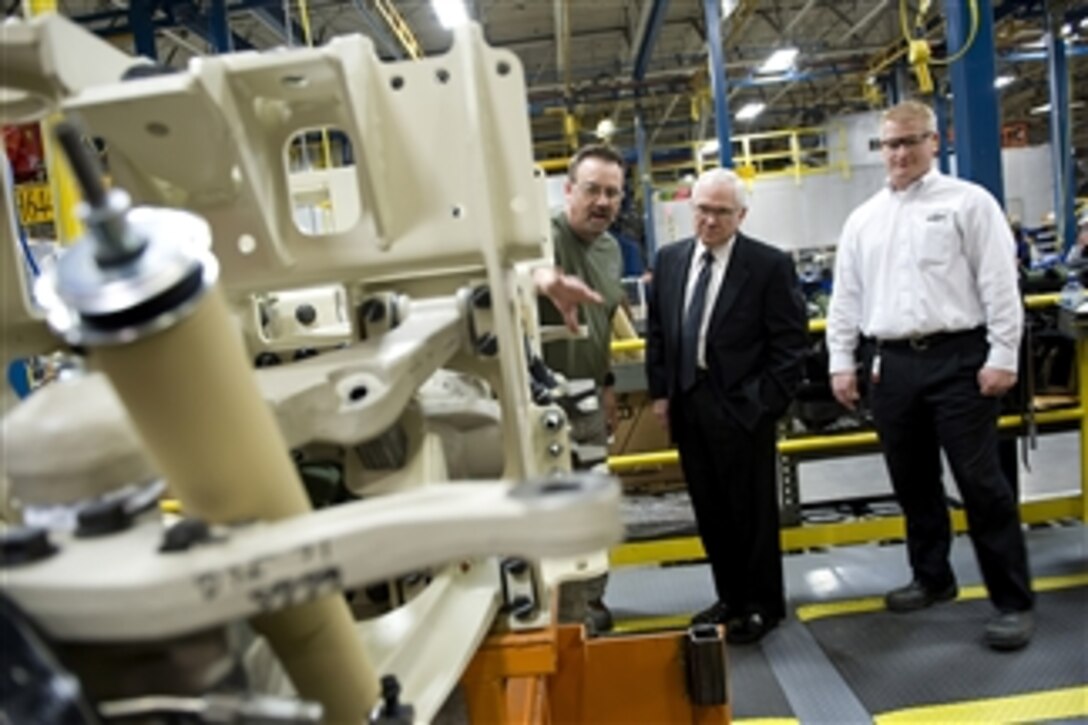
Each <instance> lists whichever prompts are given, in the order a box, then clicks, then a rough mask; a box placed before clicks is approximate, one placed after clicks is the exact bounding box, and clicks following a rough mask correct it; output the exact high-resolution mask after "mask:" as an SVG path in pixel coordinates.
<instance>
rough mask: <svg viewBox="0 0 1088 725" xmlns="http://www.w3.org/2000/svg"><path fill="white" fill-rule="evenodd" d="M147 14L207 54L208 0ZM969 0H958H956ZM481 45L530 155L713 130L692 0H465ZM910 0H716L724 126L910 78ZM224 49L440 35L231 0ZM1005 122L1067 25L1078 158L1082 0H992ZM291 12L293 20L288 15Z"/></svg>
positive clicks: (1013, 116) (705, 134)
mask: <svg viewBox="0 0 1088 725" xmlns="http://www.w3.org/2000/svg"><path fill="white" fill-rule="evenodd" d="M131 1H132V2H133V3H143V4H144V7H146V8H148V9H149V10H150V11H151V12H152V14H153V15H152V17H153V19H154V24H155V27H156V49H157V52H158V56H159V60H160V62H164V63H168V64H170V65H174V66H182V65H184V64H185V63H186V62H187V61H188V59H189V58H190V57H192V56H194V55H200V54H207V53H211V52H213V49H212V40H211V36H210V33H209V30H208V24H209V14H210V9H209V3H210V2H213V1H214V0H131ZM963 1H964V2H967V1H968V0H963ZM59 3H60V8H59V9H60V10H61V12H63V13H65V14H66V15H69V16H71V17H73V18H76V19H80V20H81V22H84V23H85V24H86V25H87V26H88V27H90V28H93V29H95V30H97V31H99V32H101V33H102V34H104V35H107V36H111V37H114V38H116V39H117V42H118V43H119V44H120V45H122V46H123V47H124V46H125V45H126V44H127V46H128V47H127V49H128V50H130V51H131V49H132V46H131V43H132V40H131V38H132V35H131V31H132V28H131V26H130V24H129V21H130V18H131V15H130V13H129V11H128V10H127V8H128V5H127V3H126V2H124V0H59ZM466 4H467V7H468V14H469V16H470V17H471V18H472V19H473V20H475V21H476V22H478V23H480V25H481V26H482V27H483V30H484V34H485V36H486V37H487V39H488V41H489V42H490V43H491V44H492V45H496V46H500V47H505V48H509V49H510V50H511V51H513V52H514V53H516V54H517V55H518V56H519V57H520V59H521V61H522V64H523V66H524V69H525V77H526V83H527V85H528V88H529V94H528V95H529V97H528V99H527V100H528V104H527V111H528V113H529V115H530V117H531V120H532V129H533V138H534V142H535V144H536V154H537V157H538V159H547V158H563V157H564V156H566V155H567V154H568V153H569V151H570V144H571V143H572V142H574V141H579V142H585V141H588V140H591V139H592V138H593V137H594V131H595V129H596V127H597V125H598V123H599V122H600V121H601V120H602V119H605V118H608V119H611V121H612V122H613V123H614V124H615V127H616V129H617V131H616V135H615V137H614V142H615V143H617V144H618V145H620V146H623V147H626V148H631V147H633V145H634V133H633V129H634V118H635V114H636V110H638V111H639V112H640V113H641V114H642V118H643V123H644V126H645V129H646V135H647V138H648V139H649V140H650V144H651V147H652V148H654V149H667V148H669V147H672V146H676V145H680V144H689V145H690V144H692V143H694V142H698V141H700V140H703V139H706V138H710V137H713V136H714V135H715V126H714V122H713V104H712V103H711V102H710V90H709V88H710V81H709V79H708V73H707V67H708V63H707V44H706V37H707V32H706V31H707V27H706V19H705V14H704V7H703V6H704V3H703V1H702V0H671V1H669V0H466ZM919 4H920V3H919V1H918V0H911V1H910V2H905V3H904V2H903V0H726V5H727V6H728V7H727V13H728V15H727V17H726V18H725V19H724V20H723V21H722V26H721V36H722V39H723V44H722V45H723V54H724V59H725V67H726V75H727V85H728V89H729V90H728V98H729V107H730V109H731V113H733V114H735V113H736V111H737V109H739V108H741V107H742V106H743V105H745V104H746V103H748V102H754V101H758V102H761V103H763V104H764V105H765V109H764V111H763V112H762V113H761V114H760V115H758V116H756V117H755V118H754V119H752V120H749V121H736V120H734V121H733V134H734V135H737V134H745V133H754V132H762V131H768V130H772V129H783V128H791V127H799V126H813V125H819V124H822V123H824V122H825V121H827V120H828V119H830V118H832V117H834V116H837V115H840V114H843V113H850V112H856V111H863V110H866V109H870V108H879V107H881V106H883V105H886V103H887V102H888V100H889V99H891V98H894V97H895V96H896V95H897V94H898V95H900V96H903V97H905V96H913V95H916V94H917V91H918V86H917V81H916V79H915V77H914V76H913V74H912V72H911V70H910V67H909V65H908V64H907V62H906V42H905V40H904V35H903V31H902V26H901V22H900V11H901V9H903V8H901V5H903V6H905V10H906V12H907V17H908V18H909V20H910V23H911V24H912V25H913V24H914V22H915V20H916V19H917V18H918V10H919V7H918V6H919ZM921 4H925V5H930V4H931V5H932V6H933V7H932V8H930V9H929V10H928V12H927V13H926V14H925V15H924V16H923V22H922V23H921V25H920V27H921V28H922V32H923V33H924V34H925V36H926V37H928V38H929V40H930V42H931V45H932V50H933V56H934V58H938V59H939V58H942V57H944V56H945V55H946V53H947V49H946V47H945V37H946V30H945V18H944V12H943V10H944V2H932V3H929V2H926V3H921ZM226 6H227V12H228V18H229V25H230V31H231V34H232V39H233V46H234V48H235V49H246V48H256V49H266V48H271V47H275V46H280V45H284V44H292V45H300V44H303V43H304V42H305V39H306V36H307V34H309V35H310V37H311V40H312V42H313V43H314V44H320V43H322V42H324V41H327V40H328V39H329V38H330V37H332V36H335V35H341V34H345V33H363V34H365V35H368V36H370V37H371V38H372V39H373V40H374V41H375V45H376V47H377V48H378V51H379V53H380V54H381V55H382V56H383V57H385V58H388V59H394V58H406V57H411V56H412V55H415V54H419V53H422V54H424V55H426V54H432V53H439V52H442V51H443V50H444V49H445V48H446V47H447V46H448V45H449V43H450V37H451V35H450V33H449V31H448V30H446V29H445V28H444V27H443V26H442V25H441V24H440V23H439V21H438V19H437V17H436V15H435V11H434V9H433V7H432V0H309V1H308V2H307V1H306V0H285V2H283V3H281V2H276V1H275V0H271V1H270V2H266V1H265V0H226ZM992 8H993V12H994V20H995V23H994V28H995V31H994V35H995V48H996V57H997V73H998V75H1004V76H1010V77H1011V81H1010V82H1009V83H1008V85H1006V86H1004V87H1003V88H1001V89H1000V90H999V91H998V93H999V102H1000V106H1001V114H1002V119H1001V121H1002V124H1003V125H1004V126H1006V127H1009V128H1020V129H1021V130H1022V132H1025V133H1026V137H1027V139H1028V140H1029V141H1030V142H1031V143H1042V142H1045V141H1048V140H1049V139H1050V131H1049V129H1050V116H1049V115H1048V114H1047V113H1046V112H1045V111H1044V110H1041V107H1042V106H1044V104H1047V102H1048V98H1049V96H1048V92H1049V91H1048V88H1049V83H1048V78H1049V72H1048V64H1047V60H1046V53H1045V48H1044V46H1043V38H1044V35H1045V32H1046V28H1047V24H1048V17H1047V12H1048V11H1049V13H1050V20H1049V22H1050V23H1051V24H1052V26H1053V27H1055V28H1057V29H1059V32H1060V29H1061V28H1062V27H1063V26H1064V27H1065V36H1064V37H1065V39H1066V56H1067V65H1068V68H1069V79H1070V86H1069V97H1070V98H1071V99H1072V100H1073V104H1072V106H1073V108H1072V111H1071V113H1072V119H1071V121H1072V122H1071V124H1070V128H1071V129H1072V131H1071V133H1072V135H1073V145H1074V147H1075V148H1076V149H1077V152H1078V154H1079V156H1080V157H1081V158H1085V156H1086V155H1088V122H1086V120H1088V118H1086V117H1088V109H1086V108H1084V102H1085V101H1086V100H1088V92H1086V90H1085V89H1086V88H1088V21H1086V20H1085V19H1086V18H1088V2H1086V1H1085V0H1050V1H1049V2H1048V3H1044V2H1043V1H1042V0H992ZM288 18H289V19H288ZM788 46H792V47H796V48H797V49H798V51H799V52H798V55H797V57H796V61H795V64H794V67H793V69H792V70H790V71H788V72H787V73H785V74H779V75H778V76H765V75H762V74H760V73H759V72H758V68H759V66H760V65H761V64H762V63H763V62H764V61H765V60H766V59H767V58H768V56H769V55H770V54H771V53H772V51H774V50H775V49H778V48H783V47H788ZM933 74H934V81H935V85H936V87H937V89H938V91H940V90H942V89H947V88H948V83H949V73H948V71H947V68H946V67H944V66H934V67H933Z"/></svg>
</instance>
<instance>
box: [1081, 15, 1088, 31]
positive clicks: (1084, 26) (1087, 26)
mask: <svg viewBox="0 0 1088 725" xmlns="http://www.w3.org/2000/svg"><path fill="white" fill-rule="evenodd" d="M1080 29H1081V30H1088V18H1081V19H1080Z"/></svg>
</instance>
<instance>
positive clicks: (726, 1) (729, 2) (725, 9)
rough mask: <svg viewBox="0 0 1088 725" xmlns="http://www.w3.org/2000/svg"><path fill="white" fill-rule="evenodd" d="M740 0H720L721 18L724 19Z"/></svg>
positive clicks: (730, 13) (731, 12)
mask: <svg viewBox="0 0 1088 725" xmlns="http://www.w3.org/2000/svg"><path fill="white" fill-rule="evenodd" d="M739 2H740V0H722V20H726V19H728V18H729V16H730V15H732V14H733V11H734V10H736V9H737V4H738V3H739Z"/></svg>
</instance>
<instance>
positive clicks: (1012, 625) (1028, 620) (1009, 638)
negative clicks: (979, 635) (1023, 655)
mask: <svg viewBox="0 0 1088 725" xmlns="http://www.w3.org/2000/svg"><path fill="white" fill-rule="evenodd" d="M1034 633H1035V615H1033V614H1032V613H1031V612H1030V611H1027V612H1001V613H1000V614H998V615H997V616H995V617H994V618H993V619H991V620H990V621H989V622H987V623H986V644H988V645H990V648H991V649H996V650H1002V651H1009V650H1016V649H1022V648H1023V647H1026V646H1027V644H1028V642H1030V641H1031V635H1033V634H1034Z"/></svg>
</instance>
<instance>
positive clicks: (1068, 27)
mask: <svg viewBox="0 0 1088 725" xmlns="http://www.w3.org/2000/svg"><path fill="white" fill-rule="evenodd" d="M1072 34H1073V24H1072V23H1065V24H1064V25H1062V37H1064V38H1068V37H1069V36H1070V35H1072Z"/></svg>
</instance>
